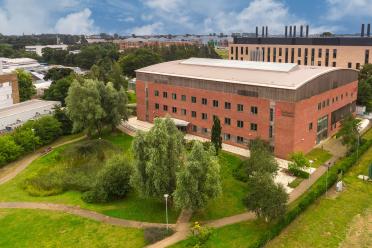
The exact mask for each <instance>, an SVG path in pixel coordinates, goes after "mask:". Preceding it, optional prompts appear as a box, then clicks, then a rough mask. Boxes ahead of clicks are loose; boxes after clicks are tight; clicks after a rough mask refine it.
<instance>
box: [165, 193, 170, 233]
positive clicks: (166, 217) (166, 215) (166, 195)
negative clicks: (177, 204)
mask: <svg viewBox="0 0 372 248" xmlns="http://www.w3.org/2000/svg"><path fill="white" fill-rule="evenodd" d="M168 197H169V195H168V194H164V198H165V219H166V222H167V232H168Z"/></svg>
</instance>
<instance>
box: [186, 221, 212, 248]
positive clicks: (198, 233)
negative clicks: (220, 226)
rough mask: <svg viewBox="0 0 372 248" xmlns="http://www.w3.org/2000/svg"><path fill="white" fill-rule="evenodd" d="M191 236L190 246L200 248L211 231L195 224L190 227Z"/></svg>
mask: <svg viewBox="0 0 372 248" xmlns="http://www.w3.org/2000/svg"><path fill="white" fill-rule="evenodd" d="M191 234H192V236H191V239H190V241H191V244H190V245H191V246H193V247H202V246H203V245H204V244H205V243H206V242H207V241H208V240H209V238H210V237H211V235H212V229H211V228H209V227H205V226H201V225H200V224H199V223H198V222H195V223H194V225H193V226H192V227H191Z"/></svg>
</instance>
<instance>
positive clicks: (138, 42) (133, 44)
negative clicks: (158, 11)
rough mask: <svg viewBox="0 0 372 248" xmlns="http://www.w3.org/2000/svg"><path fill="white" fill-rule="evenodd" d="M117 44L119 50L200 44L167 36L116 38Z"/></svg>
mask: <svg viewBox="0 0 372 248" xmlns="http://www.w3.org/2000/svg"><path fill="white" fill-rule="evenodd" d="M114 43H115V44H118V46H119V50H120V51H124V50H127V49H131V48H141V47H154V46H156V47H168V46H187V45H195V44H199V42H198V41H196V40H194V41H192V40H177V39H167V38H162V37H160V38H156V37H151V38H148V39H145V38H140V37H135V38H133V37H131V38H127V39H123V40H114Z"/></svg>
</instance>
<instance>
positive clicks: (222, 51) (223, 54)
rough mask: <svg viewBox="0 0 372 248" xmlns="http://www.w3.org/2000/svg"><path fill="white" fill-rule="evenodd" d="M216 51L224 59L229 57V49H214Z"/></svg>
mask: <svg viewBox="0 0 372 248" xmlns="http://www.w3.org/2000/svg"><path fill="white" fill-rule="evenodd" d="M214 50H215V51H216V53H217V54H218V55H219V56H220V57H221V58H222V59H229V50H228V49H214Z"/></svg>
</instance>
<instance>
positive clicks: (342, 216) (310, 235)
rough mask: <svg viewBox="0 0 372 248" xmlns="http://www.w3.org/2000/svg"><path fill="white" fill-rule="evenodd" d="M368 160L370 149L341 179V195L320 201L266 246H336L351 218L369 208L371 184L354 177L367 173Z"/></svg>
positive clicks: (370, 158) (371, 205)
mask: <svg viewBox="0 0 372 248" xmlns="http://www.w3.org/2000/svg"><path fill="white" fill-rule="evenodd" d="M371 160H372V148H371V149H369V150H368V151H367V152H366V153H365V154H364V155H363V156H362V158H361V160H360V162H359V164H358V165H357V166H355V167H353V168H352V169H351V170H350V171H349V173H347V174H346V176H345V177H344V181H345V183H346V190H345V191H344V192H342V193H339V194H335V193H331V194H330V196H329V197H328V198H325V197H322V198H320V199H319V200H318V201H317V202H316V203H315V204H313V205H312V206H310V207H309V208H308V209H307V210H306V211H305V212H304V213H303V214H302V215H300V216H299V217H298V218H297V219H296V220H295V221H294V222H292V224H291V225H290V226H289V227H288V228H287V229H286V230H285V231H284V232H283V233H282V234H280V235H279V236H278V237H277V238H275V239H274V240H273V241H271V242H270V244H269V245H268V246H267V247H268V248H271V247H289V248H291V247H314V248H316V247H335V248H336V247H339V245H340V243H341V242H342V241H344V240H345V238H346V235H347V232H348V230H349V228H350V225H351V224H352V222H353V219H354V218H355V217H356V216H358V215H360V214H363V213H364V212H365V211H367V210H368V209H369V210H371V208H372V197H371V192H372V183H367V182H363V181H361V180H359V179H358V178H357V175H359V174H365V175H366V174H367V170H368V169H367V168H368V166H369V164H370V163H371ZM359 231H362V230H359ZM366 245H367V244H366ZM366 247H368V245H367V246H366Z"/></svg>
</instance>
